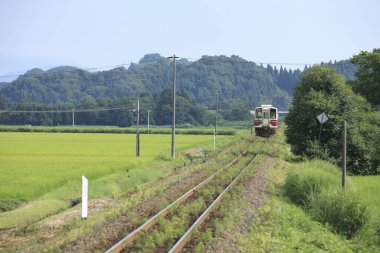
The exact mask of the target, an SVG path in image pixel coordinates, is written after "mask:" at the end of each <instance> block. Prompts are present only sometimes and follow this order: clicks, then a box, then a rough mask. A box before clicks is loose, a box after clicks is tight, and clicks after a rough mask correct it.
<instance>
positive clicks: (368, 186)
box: [350, 176, 380, 214]
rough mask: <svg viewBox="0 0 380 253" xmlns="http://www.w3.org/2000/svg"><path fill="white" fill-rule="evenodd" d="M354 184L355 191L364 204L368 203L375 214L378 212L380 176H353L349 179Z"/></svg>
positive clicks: (379, 205) (379, 204)
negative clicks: (363, 200) (364, 201)
mask: <svg viewBox="0 0 380 253" xmlns="http://www.w3.org/2000/svg"><path fill="white" fill-rule="evenodd" d="M350 179H351V180H352V181H353V182H354V184H355V188H356V191H357V192H358V193H360V196H362V197H363V198H364V199H365V200H366V202H368V203H370V206H371V207H372V211H373V212H374V213H376V214H378V213H379V210H380V197H379V195H378V194H379V190H380V176H355V177H350Z"/></svg>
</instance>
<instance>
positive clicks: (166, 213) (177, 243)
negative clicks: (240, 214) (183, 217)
mask: <svg viewBox="0 0 380 253" xmlns="http://www.w3.org/2000/svg"><path fill="white" fill-rule="evenodd" d="M268 139H269V138H266V140H265V141H264V143H261V144H262V145H261V147H260V148H259V151H260V150H261V149H262V147H263V146H264V145H265V144H266V143H267V141H268ZM256 143H257V139H255V140H254V141H253V143H251V145H250V146H253V145H255V144H256ZM259 151H257V152H255V153H254V154H253V155H252V156H251V157H250V158H248V154H249V152H248V148H247V150H245V151H243V152H241V153H240V154H238V155H237V156H236V157H235V158H234V159H233V160H231V161H230V162H229V163H228V164H226V165H225V166H223V167H222V168H221V169H219V170H218V171H216V172H215V173H213V174H212V175H210V176H209V177H207V178H206V179H205V180H203V181H202V182H200V183H199V184H197V185H196V186H194V187H193V188H191V189H190V190H189V191H187V192H186V193H185V194H183V195H182V196H180V197H179V198H178V199H176V200H175V201H174V202H172V203H171V204H170V205H168V206H167V207H165V208H164V209H162V210H161V211H160V212H158V213H157V214H155V215H154V216H152V217H151V218H150V219H148V220H147V221H146V222H145V223H144V224H142V225H141V226H139V227H138V228H137V229H135V230H134V231H132V232H131V233H130V234H128V235H127V236H126V237H125V238H123V239H122V240H120V241H119V242H117V243H116V244H115V245H113V246H112V247H111V248H109V249H108V250H107V251H106V253H114V252H129V251H139V250H141V248H139V247H141V245H140V246H139V245H138V244H136V243H135V242H136V241H138V240H143V241H144V238H140V237H144V236H147V234H148V233H151V230H155V229H160V227H161V226H163V225H162V224H159V221H161V220H163V219H166V220H171V219H174V218H173V217H175V216H176V215H178V214H182V213H189V214H190V216H189V217H191V218H189V221H187V223H188V224H186V227H188V230H186V231H185V232H184V233H182V232H181V233H182V236H178V235H176V236H175V238H174V239H173V240H169V241H168V240H167V241H166V242H165V243H164V244H165V245H172V247H171V249H170V250H169V252H179V251H180V250H181V249H182V248H183V247H184V246H185V245H186V242H187V241H188V240H189V238H190V237H191V234H192V232H193V231H194V230H195V229H196V228H198V227H199V226H200V225H201V224H202V222H203V221H204V220H205V219H206V218H207V217H208V216H209V214H210V213H211V211H212V210H213V208H214V207H215V206H216V205H217V203H218V202H219V201H220V200H221V199H222V197H223V195H224V194H225V193H226V192H227V191H228V190H229V189H230V187H231V186H232V185H234V184H235V183H236V181H237V180H238V179H239V177H240V176H241V175H242V174H244V172H245V171H246V170H247V169H248V168H249V167H250V165H251V164H252V163H253V161H254V160H255V159H256V156H257V154H258V153H259ZM243 157H247V158H248V160H247V162H246V163H245V165H244V166H243V168H239V167H237V168H234V165H236V164H238V163H239V161H240V160H241V159H242V158H243ZM227 169H228V170H227ZM232 169H234V170H235V171H232V172H231V173H232V174H233V175H232V176H231V175H229V177H228V176H227V177H226V178H224V177H223V176H225V174H228V171H229V170H232ZM222 172H225V173H222ZM206 185H207V186H209V185H213V186H211V188H212V187H214V188H212V189H214V190H211V191H210V190H206V189H205V188H207V187H205V186H206ZM209 187H210V186H209ZM215 189H216V190H215ZM201 191H205V193H203V197H204V198H205V199H206V200H205V201H204V204H202V203H201V204H200V205H201V206H202V207H201V209H202V210H203V211H202V210H200V211H199V210H198V211H194V210H192V208H190V211H189V210H187V211H186V210H181V208H183V207H185V206H186V204H187V203H189V205H192V203H195V205H196V206H197V205H198V206H199V203H200V202H199V201H198V202H197V199H198V198H199V196H201V198H202V193H200V192H201ZM209 195H211V196H212V197H210V196H209ZM181 203H182V204H183V205H180V204H181ZM203 206H204V207H203ZM185 209H186V208H185ZM187 209H189V208H187ZM177 220H178V218H177ZM185 223H186V222H185ZM155 251H157V252H167V247H162V245H161V246H158V247H157V248H156V249H155Z"/></svg>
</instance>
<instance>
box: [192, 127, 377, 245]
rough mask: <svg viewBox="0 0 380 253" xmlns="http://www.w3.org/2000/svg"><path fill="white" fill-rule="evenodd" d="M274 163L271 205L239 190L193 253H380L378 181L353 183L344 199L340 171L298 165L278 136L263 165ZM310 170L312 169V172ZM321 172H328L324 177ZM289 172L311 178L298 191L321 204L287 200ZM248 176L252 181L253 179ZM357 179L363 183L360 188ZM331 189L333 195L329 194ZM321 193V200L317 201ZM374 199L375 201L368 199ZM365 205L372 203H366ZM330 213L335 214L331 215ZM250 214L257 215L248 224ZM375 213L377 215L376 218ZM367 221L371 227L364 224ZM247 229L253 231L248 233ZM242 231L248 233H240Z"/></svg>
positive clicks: (329, 166) (199, 236) (269, 194)
mask: <svg viewBox="0 0 380 253" xmlns="http://www.w3.org/2000/svg"><path fill="white" fill-rule="evenodd" d="M268 157H274V158H276V163H275V165H274V166H273V167H272V168H271V169H270V180H269V185H268V187H267V193H266V196H267V197H266V200H267V204H266V205H264V206H263V207H260V208H255V207H254V206H253V205H252V203H250V202H249V201H246V200H245V199H244V198H242V197H241V194H242V192H243V190H244V188H243V187H234V188H233V189H231V190H232V191H231V192H230V193H229V194H228V196H226V198H225V200H224V201H223V202H222V204H221V205H220V207H219V208H218V209H217V210H216V211H215V212H214V213H213V221H211V224H208V226H207V227H206V228H203V229H200V230H199V232H198V233H196V234H195V239H194V240H193V241H192V243H193V245H192V246H190V247H191V248H190V251H193V252H204V251H217V250H219V249H220V248H223V249H224V250H225V251H227V252H233V251H241V252H320V251H323V252H342V253H343V252H344V253H346V252H379V251H380V219H379V216H377V215H378V214H377V213H378V210H379V209H378V208H379V207H378V206H377V205H378V204H376V203H375V204H373V203H370V201H371V199H373V198H376V197H377V196H378V195H377V191H378V183H379V181H378V177H360V178H354V177H351V178H350V179H351V180H349V181H348V189H347V190H346V193H343V192H342V190H341V189H340V184H341V181H340V180H341V174H340V173H339V171H337V168H336V167H335V166H334V165H332V164H329V163H326V162H324V161H310V162H303V163H299V161H298V159H297V158H296V157H293V156H292V155H291V153H290V149H289V146H288V145H286V144H285V141H284V136H283V132H278V134H277V135H276V136H275V137H274V142H272V145H271V147H270V149H269V150H267V151H266V152H264V153H263V154H262V157H261V159H262V160H261V161H263V160H265V159H267V158H268ZM308 167H310V168H309V169H307V168H308ZM318 168H319V169H320V170H321V171H323V172H321V171H318ZM289 170H291V171H297V172H299V173H300V174H301V173H304V174H305V175H302V176H301V175H299V176H298V179H296V180H295V181H297V182H298V184H299V185H298V187H300V188H298V190H300V191H301V190H302V191H303V190H305V191H309V192H311V193H312V194H314V195H313V196H315V197H316V196H319V198H308V197H307V196H302V194H301V195H297V199H298V198H299V197H300V198H302V199H304V201H299V202H297V201H296V202H297V203H298V204H294V202H292V201H291V200H290V197H288V196H287V194H286V192H287V189H286V187H284V183H285V179H286V177H287V175H288V173H289ZM306 174H309V175H312V176H315V177H318V178H314V179H312V180H310V182H309V185H307V184H306V182H307V180H306V177H307V176H308V175H306ZM321 175H323V176H321ZM247 176H248V177H249V174H248V175H247ZM320 176H321V178H319V177H320ZM300 177H305V178H304V180H302V179H300ZM309 179H310V178H309ZM356 179H357V180H359V181H360V180H363V182H362V183H361V184H355V181H357V180H356ZM367 180H368V181H369V180H370V181H372V182H373V184H372V185H373V187H371V184H370V185H369V188H370V189H372V190H375V191H374V192H372V190H365V189H364V190H363V187H364V186H366V185H367V184H366V183H365V182H367ZM364 181H365V182H364ZM301 182H304V183H301ZM376 183H377V184H376ZM330 184H336V185H337V188H335V189H334V188H333V187H332V188H329V187H328V185H330ZM325 185H327V186H326V187H325ZM307 186H309V189H308V187H307ZM325 188H329V189H332V190H329V191H325V190H324V189H325ZM364 188H365V187H364ZM368 191H370V192H368ZM293 192H294V193H295V192H296V190H294V191H293ZM317 192H319V194H321V195H317ZM363 192H364V193H365V194H364V193H363ZM322 194H323V195H322ZM350 194H353V196H352V197H351V195H350ZM328 195H331V196H328ZM347 195H350V197H347ZM368 195H370V196H371V197H366V196H368ZM364 199H367V200H369V201H368V202H367V201H364V202H363V200H364ZM330 204H332V205H330ZM306 206H307V207H308V208H306ZM326 209H328V210H334V211H332V212H331V213H328V212H326V213H325V211H326ZM339 209H340V211H338V210H339ZM247 210H249V211H251V212H254V214H253V215H251V216H250V218H249V220H248V221H247V220H246V219H247V216H246V212H247ZM368 210H372V212H370V213H372V214H373V215H369V214H368V212H367V211H368ZM373 210H377V211H376V214H375V212H374V211H373ZM249 211H248V212H249ZM321 214H322V217H328V218H330V217H334V219H335V218H338V220H339V221H340V222H342V223H343V224H345V225H347V224H350V222H353V219H354V222H358V223H359V224H357V223H354V225H352V226H346V227H343V228H341V227H336V226H335V225H336V224H331V223H332V222H331V223H330V220H328V219H327V220H326V219H319V216H320V215H321ZM330 215H331V216H330ZM368 215H369V216H368ZM337 216H340V217H337ZM345 219H346V220H345ZM355 219H357V220H355ZM365 220H367V222H366V223H363V221H365ZM247 224H249V225H248V228H246V229H245V228H244V227H245V226H247ZM351 224H352V223H351ZM241 228H243V231H242V232H239V230H241ZM347 228H348V229H347ZM231 235H233V236H231Z"/></svg>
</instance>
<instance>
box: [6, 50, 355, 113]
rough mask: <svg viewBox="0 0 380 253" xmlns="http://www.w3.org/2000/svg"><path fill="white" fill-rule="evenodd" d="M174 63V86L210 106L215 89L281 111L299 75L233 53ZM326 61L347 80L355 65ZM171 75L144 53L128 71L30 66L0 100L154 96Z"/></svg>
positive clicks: (169, 67)
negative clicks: (31, 67)
mask: <svg viewBox="0 0 380 253" xmlns="http://www.w3.org/2000/svg"><path fill="white" fill-rule="evenodd" d="M177 63H178V64H177V90H179V91H185V92H186V93H187V94H188V95H189V97H190V98H191V99H192V100H194V101H196V102H197V103H199V104H202V105H205V106H207V107H209V108H212V107H213V106H214V105H215V94H216V92H219V93H220V94H221V95H220V99H221V102H222V101H224V100H229V99H234V100H240V101H243V102H244V103H245V104H246V106H247V107H250V108H253V107H254V106H256V105H259V104H263V103H265V104H273V105H275V106H277V107H279V108H281V109H286V108H288V107H289V105H290V101H291V94H292V93H293V89H294V86H295V84H296V83H297V81H298V79H299V76H300V75H301V73H302V72H301V71H300V70H287V69H286V68H282V67H281V68H280V69H279V70H278V69H277V68H276V67H272V66H267V67H264V66H260V65H257V64H255V63H253V62H249V61H246V60H244V59H242V58H241V57H238V56H231V57H227V56H203V57H202V58H201V59H200V60H198V61H195V62H192V61H188V60H187V59H179V60H178V62H177ZM323 64H325V63H323ZM326 65H328V66H331V67H333V68H336V69H337V70H338V72H342V73H343V74H344V75H345V77H346V78H347V79H351V78H353V73H354V68H353V66H352V64H351V63H349V62H348V61H341V62H337V63H328V64H326ZM172 79H173V64H172V60H171V59H167V58H165V57H162V56H160V55H159V54H147V55H145V56H144V57H143V58H142V59H141V60H140V61H139V63H137V64H131V66H130V67H129V68H128V69H126V68H124V67H118V68H115V69H111V70H107V71H100V72H93V73H92V72H88V71H85V70H82V69H79V68H75V67H71V66H61V67H56V68H53V69H50V70H47V71H43V70H41V69H32V70H29V71H28V72H26V73H25V74H24V75H21V76H19V77H18V78H17V79H16V80H15V81H13V82H11V83H5V84H2V85H0V100H1V101H5V102H4V103H5V104H7V103H18V102H20V101H23V100H24V101H29V102H32V103H39V104H78V103H81V102H82V101H83V99H87V100H88V99H91V100H96V99H99V98H111V99H120V98H123V97H129V96H138V95H140V94H141V93H148V94H152V95H154V94H159V93H160V92H161V91H162V90H163V89H164V88H171V86H172V82H173V81H172Z"/></svg>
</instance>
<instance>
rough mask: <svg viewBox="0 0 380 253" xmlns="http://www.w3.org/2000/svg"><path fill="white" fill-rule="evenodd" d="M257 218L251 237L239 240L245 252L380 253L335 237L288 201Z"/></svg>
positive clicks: (251, 230)
mask: <svg viewBox="0 0 380 253" xmlns="http://www.w3.org/2000/svg"><path fill="white" fill-rule="evenodd" d="M256 217H257V218H256V219H254V220H253V221H252V222H251V223H250V224H251V227H250V233H249V235H248V236H247V237H243V238H241V239H240V243H239V244H240V245H241V246H240V249H241V251H242V252H286V253H292V252H341V253H348V252H352V253H353V252H378V248H376V247H368V246H367V245H365V244H364V243H362V242H355V241H350V240H345V238H344V237H342V236H339V235H336V234H334V233H333V232H331V231H330V230H329V229H328V228H326V227H325V226H323V225H322V224H320V223H319V222H317V221H314V220H312V219H310V217H309V216H308V215H306V214H305V212H304V211H303V210H302V209H300V208H299V207H297V206H294V205H291V204H289V203H286V202H285V201H280V200H277V201H276V202H275V205H274V206H273V207H272V206H267V207H264V208H261V209H259V210H258V212H257V216H256Z"/></svg>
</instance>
